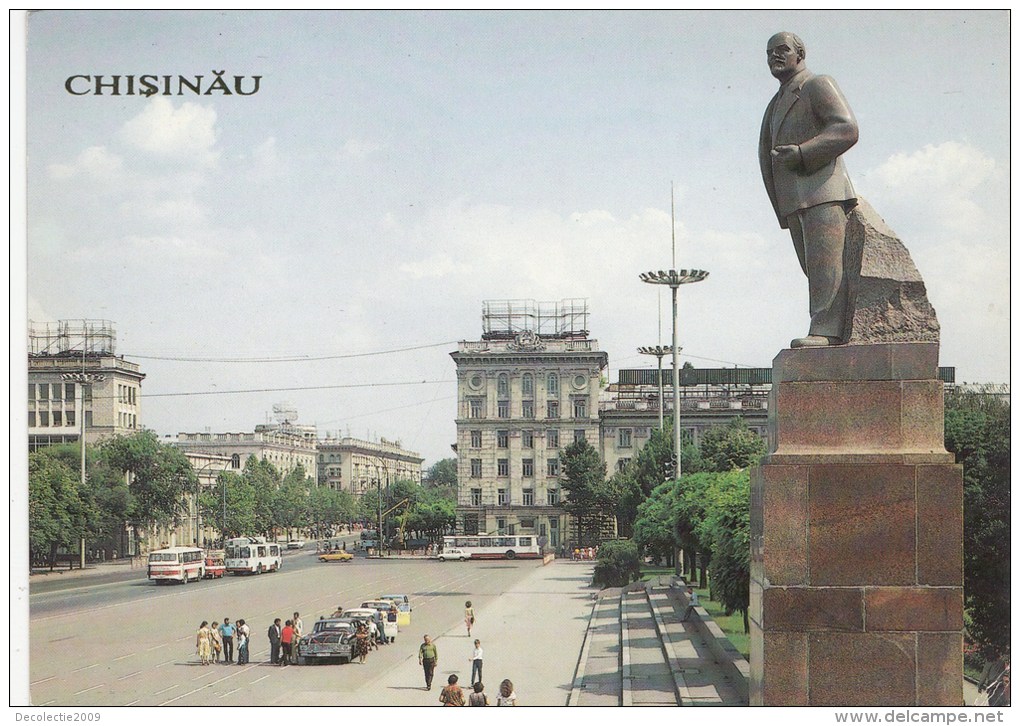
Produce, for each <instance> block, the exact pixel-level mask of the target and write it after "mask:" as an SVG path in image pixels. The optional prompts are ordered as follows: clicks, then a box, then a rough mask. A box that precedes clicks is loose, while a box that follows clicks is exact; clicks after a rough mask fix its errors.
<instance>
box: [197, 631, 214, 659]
mask: <svg viewBox="0 0 1020 726" xmlns="http://www.w3.org/2000/svg"><path fill="white" fill-rule="evenodd" d="M195 648H196V649H197V650H198V659H199V660H200V661H201V663H202V665H209V662H210V655H211V651H212V636H211V635H210V632H209V621H208V620H203V621H202V624H201V625H200V626H198V633H197V634H196V637H195Z"/></svg>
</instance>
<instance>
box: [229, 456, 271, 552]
mask: <svg viewBox="0 0 1020 726" xmlns="http://www.w3.org/2000/svg"><path fill="white" fill-rule="evenodd" d="M241 476H242V478H243V479H244V480H245V481H246V482H247V483H248V484H250V485H251V487H252V496H253V501H252V503H251V507H252V514H253V515H254V518H253V522H252V529H251V530H250V531H248V532H243V533H242V534H261V535H266V536H271V532H272V529H273V527H274V526H275V518H274V515H273V505H274V504H275V499H276V490H277V489H279V488H280V481H281V478H280V472H279V471H278V470H277V468H276V467H275V466H273V465H272V464H271V463H269V462H268V461H267V460H265V459H257V458H256V457H255V456H254V455H252V456H249V457H248V460H247V461H246V462H245V464H244V471H243V472H242V473H241ZM228 494H229V490H228ZM228 503H229V502H228ZM236 516H237V517H239V518H240V517H242V516H243V515H242V514H241V513H237V514H236ZM229 521H230V520H229V515H228V522H229ZM233 536H238V535H233Z"/></svg>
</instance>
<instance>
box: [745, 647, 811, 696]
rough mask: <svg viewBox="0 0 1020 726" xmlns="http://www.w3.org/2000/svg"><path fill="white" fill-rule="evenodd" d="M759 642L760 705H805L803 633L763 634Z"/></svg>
mask: <svg viewBox="0 0 1020 726" xmlns="http://www.w3.org/2000/svg"><path fill="white" fill-rule="evenodd" d="M762 641H763V642H762V649H763V659H762V660H763V665H764V668H765V677H764V680H763V681H762V691H763V693H762V705H764V706H807V705H808V636H807V633H763V638H762ZM752 670H753V668H752Z"/></svg>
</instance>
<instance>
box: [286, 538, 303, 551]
mask: <svg viewBox="0 0 1020 726" xmlns="http://www.w3.org/2000/svg"><path fill="white" fill-rule="evenodd" d="M304 546H305V541H304V540H303V539H292V540H291V541H290V542H288V543H287V549H289V550H300V549H303V548H304Z"/></svg>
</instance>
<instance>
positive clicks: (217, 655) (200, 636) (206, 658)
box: [195, 618, 251, 665]
mask: <svg viewBox="0 0 1020 726" xmlns="http://www.w3.org/2000/svg"><path fill="white" fill-rule="evenodd" d="M250 639H251V629H250V628H249V627H248V624H247V623H245V622H244V619H243V618H241V619H239V620H238V621H237V624H236V625H235V624H233V623H231V622H230V618H223V623H219V622H217V621H215V620H214V621H213V622H212V625H210V624H209V621H208V620H203V621H202V624H201V625H200V626H199V628H198V633H197V634H196V637H195V648H196V649H197V650H198V658H199V661H201V663H202V665H210V664H212V663H221V662H222V663H223V664H224V665H230V664H233V663H234V645H235V641H236V645H237V664H238V665H244V664H246V663H247V662H248V643H249V641H250Z"/></svg>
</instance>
